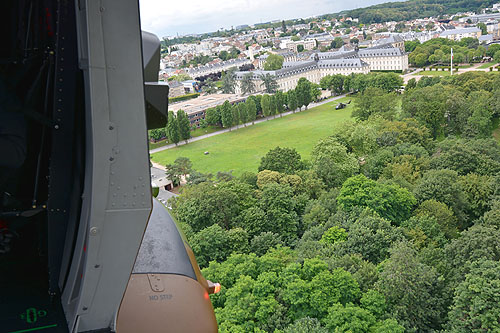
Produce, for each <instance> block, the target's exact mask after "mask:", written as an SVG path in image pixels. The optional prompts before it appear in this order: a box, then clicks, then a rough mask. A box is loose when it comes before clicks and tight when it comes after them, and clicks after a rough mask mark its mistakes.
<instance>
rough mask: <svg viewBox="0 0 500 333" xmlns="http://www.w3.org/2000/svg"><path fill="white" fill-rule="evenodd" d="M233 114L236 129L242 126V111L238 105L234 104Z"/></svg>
mask: <svg viewBox="0 0 500 333" xmlns="http://www.w3.org/2000/svg"><path fill="white" fill-rule="evenodd" d="M231 113H232V114H233V124H232V125H233V126H236V128H238V126H239V125H240V110H239V107H238V105H237V104H234V105H233V106H232V107H231Z"/></svg>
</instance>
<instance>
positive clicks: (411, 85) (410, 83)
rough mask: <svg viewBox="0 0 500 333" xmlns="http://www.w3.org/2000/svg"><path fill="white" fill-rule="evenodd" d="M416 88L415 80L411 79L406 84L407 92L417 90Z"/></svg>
mask: <svg viewBox="0 0 500 333" xmlns="http://www.w3.org/2000/svg"><path fill="white" fill-rule="evenodd" d="M416 87H417V80H416V79H414V78H413V79H410V80H409V81H408V83H407V84H406V90H410V89H415V88H416Z"/></svg>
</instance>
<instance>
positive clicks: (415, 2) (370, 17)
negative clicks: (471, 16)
mask: <svg viewBox="0 0 500 333" xmlns="http://www.w3.org/2000/svg"><path fill="white" fill-rule="evenodd" d="M495 3H497V1H496V0H409V1H404V2H388V3H383V4H380V5H375V6H370V7H366V8H359V9H353V10H348V11H343V12H341V13H339V14H333V15H327V17H328V16H329V17H339V16H346V17H352V18H358V19H359V20H360V23H364V24H371V23H382V22H388V21H407V20H412V19H416V18H424V17H431V16H432V17H436V16H441V15H445V14H448V15H453V14H456V13H459V12H468V11H472V12H477V11H478V10H479V9H482V8H487V7H491V5H493V4H495Z"/></svg>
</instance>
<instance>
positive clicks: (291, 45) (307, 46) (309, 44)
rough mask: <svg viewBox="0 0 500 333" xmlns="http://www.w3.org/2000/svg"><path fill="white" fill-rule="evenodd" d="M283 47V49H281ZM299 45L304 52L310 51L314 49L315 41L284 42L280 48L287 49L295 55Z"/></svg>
mask: <svg viewBox="0 0 500 333" xmlns="http://www.w3.org/2000/svg"><path fill="white" fill-rule="evenodd" d="M282 45H284V47H282ZM299 45H302V46H303V47H304V50H312V49H314V48H315V47H316V40H314V39H305V40H298V41H295V42H294V41H292V40H289V41H286V42H281V44H280V47H281V48H283V49H288V50H290V51H292V52H295V53H297V52H298V47H299Z"/></svg>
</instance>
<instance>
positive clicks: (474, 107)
mask: <svg viewBox="0 0 500 333" xmlns="http://www.w3.org/2000/svg"><path fill="white" fill-rule="evenodd" d="M490 100H491V94H490V93H489V92H487V91H481V90H480V91H473V92H471V93H470V95H469V98H468V103H469V108H470V111H469V114H471V116H470V117H469V118H468V119H467V124H466V125H465V127H466V130H465V131H466V132H467V134H468V135H469V136H472V137H483V138H488V137H490V136H491V130H492V127H493V124H492V121H491V120H492V118H493V110H492V107H491V103H490Z"/></svg>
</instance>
